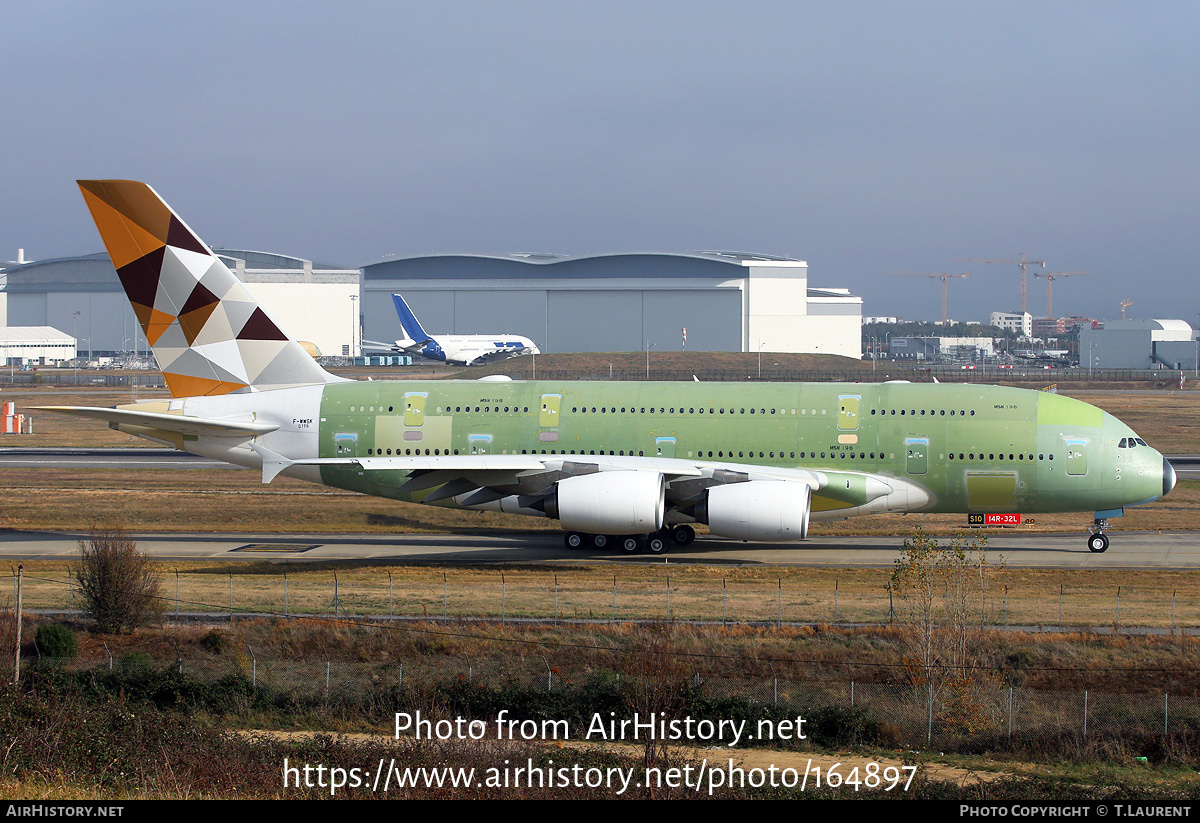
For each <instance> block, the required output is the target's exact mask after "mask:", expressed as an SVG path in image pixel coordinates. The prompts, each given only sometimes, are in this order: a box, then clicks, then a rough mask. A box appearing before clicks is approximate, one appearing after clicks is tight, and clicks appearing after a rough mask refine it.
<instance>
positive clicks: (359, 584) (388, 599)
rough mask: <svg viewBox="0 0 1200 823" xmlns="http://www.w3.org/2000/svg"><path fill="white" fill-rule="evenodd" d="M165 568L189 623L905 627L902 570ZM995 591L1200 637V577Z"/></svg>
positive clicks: (40, 598) (60, 587)
mask: <svg viewBox="0 0 1200 823" xmlns="http://www.w3.org/2000/svg"><path fill="white" fill-rule="evenodd" d="M993 559H994V558H993ZM68 566H69V564H68V563H66V562H51V561H34V562H26V563H25V573H26V575H27V576H28V578H29V579H28V581H27V583H26V586H25V592H24V595H23V596H24V602H25V605H26V606H27V607H28V608H34V609H63V608H67V606H68V605H72V606H75V607H78V606H79V600H78V592H77V591H76V592H74V593H73V595H71V597H73V599H72V600H70V601H69V599H68V584H67V578H68ZM162 569H163V575H162V580H163V590H162V593H163V597H164V605H165V606H166V608H167V610H168V611H172V612H173V611H175V610H176V601H175V598H176V581H177V580H178V598H179V603H178V610H180V611H183V612H217V613H221V612H225V611H226V610H227V609H228V608H229V605H230V598H231V596H232V602H233V609H234V612H235V613H239V614H240V613H244V612H260V613H276V614H284V612H285V610H286V611H287V613H289V614H316V615H333V614H334V613H335V606H334V597H335V591H336V597H337V600H338V605H337V612H338V613H339V614H350V615H367V616H386V615H396V616H406V617H434V618H441V617H450V618H459V617H489V618H500V617H507V618H513V619H527V618H535V619H541V620H554V619H556V618H558V619H563V620H571V619H587V620H600V621H604V620H612V619H615V620H617V621H622V620H677V621H678V620H699V621H712V622H718V623H719V622H721V621H722V620H726V621H728V622H729V623H737V622H760V623H774V622H776V621H782V622H784V623H808V624H824V625H829V624H835V623H843V624H853V623H872V624H887V623H888V622H889V621H890V620H891V619H892V617H893V612H892V601H891V600H890V599H889V596H888V581H889V579H890V576H891V570H890V569H821V568H809V567H788V566H780V567H769V568H767V567H732V568H730V567H713V566H704V565H695V564H689V565H683V566H660V565H644V564H637V565H631V566H624V565H623V566H618V567H614V566H601V565H583V564H574V563H564V564H562V566H560V567H553V566H550V567H547V566H537V567H501V568H495V567H478V566H468V567H463V566H425V565H422V566H405V565H400V564H379V563H375V562H372V563H367V562H348V561H338V562H336V563H303V564H281V563H271V562H212V561H208V562H199V561H197V562H192V563H188V562H174V563H166V564H163V566H162ZM285 574H286V581H285ZM335 577H336V583H335ZM38 578H45V579H48V580H51V581H54V582H46V580H39V579H38ZM987 583H988V604H987V614H986V617H985V618H984V620H985V622H986V624H987V625H991V626H1005V625H1010V626H1038V627H1044V628H1046V629H1056V628H1058V627H1059V626H1062V627H1063V628H1065V629H1072V628H1076V627H1108V628H1112V629H1114V630H1115V629H1116V628H1117V627H1118V625H1119V627H1121V628H1122V629H1125V630H1128V629H1132V628H1137V627H1153V628H1157V629H1171V628H1172V627H1174V628H1175V629H1176V631H1181V630H1183V629H1187V630H1188V631H1189V632H1191V633H1195V632H1200V587H1198V585H1197V584H1198V583H1200V572H1197V571H1186V570H1184V571H1172V570H1129V569H1121V570H1110V571H1084V570H1058V569H1004V568H998V569H993V570H992V571H990V572H989V576H988V579H987ZM335 586H336V588H335ZM1118 588H1119V589H1120V600H1119V603H1118ZM1060 592H1061V602H1060ZM5 598H7V601H11V590H9V591H8V592H6V593H5V594H3V595H0V604H2V603H4V602H6V600H5ZM1060 609H1061V612H1060Z"/></svg>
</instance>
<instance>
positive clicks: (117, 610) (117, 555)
mask: <svg viewBox="0 0 1200 823" xmlns="http://www.w3.org/2000/svg"><path fill="white" fill-rule="evenodd" d="M74 574H75V579H76V580H77V581H78V583H79V589H80V592H81V593H82V595H83V603H84V611H85V612H86V613H87V614H88V616H89V617H91V618H92V619H93V620H95V621H96V628H97V629H98V630H99V631H101V632H104V633H106V634H116V633H118V632H120V631H121V630H122V629H130V630H132V629H134V628H135V627H137V626H141V625H143V624H145V623H146V622H148V621H149V620H151V619H152V618H154V617H157V616H159V615H161V614H162V611H163V603H164V601H163V598H162V592H161V584H160V582H159V576H158V564H157V563H155V561H154V560H153V559H152V558H151V557H150V556H149V555H148V554H146V553H145V552H143V551H141V550H140V549H139V548H138V546H137V543H136V542H135V541H134V540H132V539H130V538H129V537H128V536H127V535H126V534H125V532H124V531H123V530H122V529H120V528H119V527H110V526H93V527H92V530H91V534H90V535H89V537H88V539H87V540H80V541H79V564H78V565H77V566H75V567H74Z"/></svg>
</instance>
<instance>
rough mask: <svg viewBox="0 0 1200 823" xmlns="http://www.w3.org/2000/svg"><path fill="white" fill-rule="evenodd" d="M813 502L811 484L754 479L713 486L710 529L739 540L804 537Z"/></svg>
mask: <svg viewBox="0 0 1200 823" xmlns="http://www.w3.org/2000/svg"><path fill="white" fill-rule="evenodd" d="M811 502H812V490H811V489H809V487H808V484H807V483H794V482H788V481H784V480H752V481H750V482H748V483H732V484H730V485H727V486H713V487H711V488H709V490H708V506H707V509H708V511H707V517H708V528H709V531H711V532H712V533H713V534H716V535H720V536H721V537H734V538H737V539H739V540H803V539H804V538H806V537H808V514H809V509H810V504H811Z"/></svg>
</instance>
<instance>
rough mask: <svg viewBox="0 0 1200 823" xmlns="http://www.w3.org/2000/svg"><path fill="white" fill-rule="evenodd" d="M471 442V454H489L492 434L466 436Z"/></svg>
mask: <svg viewBox="0 0 1200 823" xmlns="http://www.w3.org/2000/svg"><path fill="white" fill-rule="evenodd" d="M467 442H469V443H470V444H471V454H491V453H492V436H491V435H490V434H472V435H471V436H470V437H468V438H467Z"/></svg>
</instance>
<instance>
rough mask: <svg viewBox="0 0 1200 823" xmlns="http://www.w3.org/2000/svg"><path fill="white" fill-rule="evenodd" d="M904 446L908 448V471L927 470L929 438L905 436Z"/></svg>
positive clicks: (924, 472) (921, 472)
mask: <svg viewBox="0 0 1200 823" xmlns="http://www.w3.org/2000/svg"><path fill="white" fill-rule="evenodd" d="M904 447H905V448H906V449H907V450H908V462H907V469H908V473H909V474H926V473H927V472H928V471H929V438H928V437H908V438H905V440H904Z"/></svg>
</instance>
